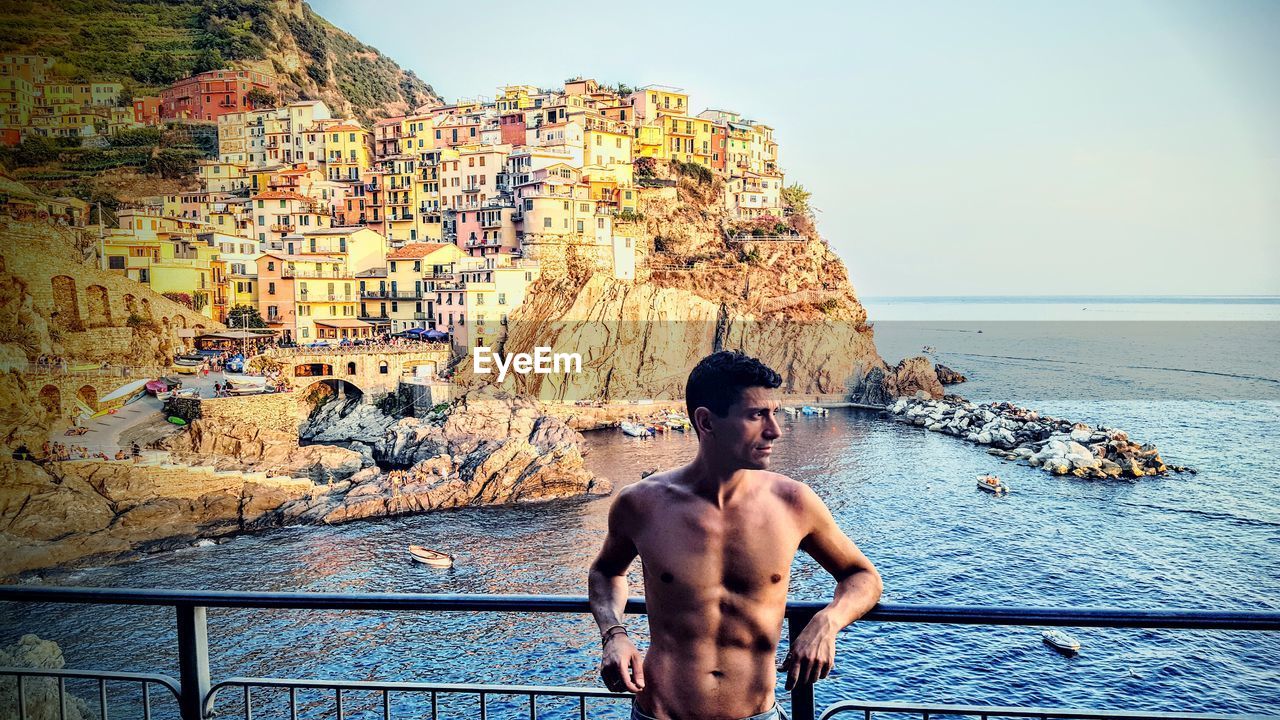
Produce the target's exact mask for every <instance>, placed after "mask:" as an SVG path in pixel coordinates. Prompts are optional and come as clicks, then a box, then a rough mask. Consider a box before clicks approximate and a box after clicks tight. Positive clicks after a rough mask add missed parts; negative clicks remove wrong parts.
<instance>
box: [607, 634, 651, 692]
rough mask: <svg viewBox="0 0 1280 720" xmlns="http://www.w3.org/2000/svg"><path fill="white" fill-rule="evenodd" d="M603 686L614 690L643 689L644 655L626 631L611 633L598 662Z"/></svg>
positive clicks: (635, 690) (638, 690)
mask: <svg viewBox="0 0 1280 720" xmlns="http://www.w3.org/2000/svg"><path fill="white" fill-rule="evenodd" d="M600 677H601V678H603V679H604V686H605V687H607V688H609V689H610V690H612V691H614V692H622V691H624V690H625V691H627V692H632V693H638V692H640V691H641V690H643V689H644V657H643V656H642V655H641V654H640V651H639V650H637V649H636V646H635V645H634V644H632V642H631V638H629V637H627V635H626V633H618V634H616V635H611V636H610V637H609V640H608V641H607V642H606V643H605V645H604V659H603V660H602V661H601V663H600Z"/></svg>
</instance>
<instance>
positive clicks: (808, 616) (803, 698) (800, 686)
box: [787, 612, 927, 720]
mask: <svg viewBox="0 0 1280 720" xmlns="http://www.w3.org/2000/svg"><path fill="white" fill-rule="evenodd" d="M813 615H814V614H813V613H809V612H806V613H797V614H796V615H793V616H792V617H791V618H789V619H788V620H787V636H788V637H787V643H788V646H789V647H795V646H796V638H798V637H800V633H801V631H803V630H804V628H805V626H806V625H808V624H809V621H810V620H812V619H813ZM791 717H792V719H793V720H813V719H814V717H815V715H814V708H813V685H812V684H811V683H796V686H795V687H793V688H792V689H791ZM926 720H927V718H926Z"/></svg>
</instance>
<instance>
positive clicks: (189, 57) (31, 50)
mask: <svg viewBox="0 0 1280 720" xmlns="http://www.w3.org/2000/svg"><path fill="white" fill-rule="evenodd" d="M282 5H283V3H281V2H278V0H208V1H201V0H59V1H58V2H36V1H35V0H13V1H11V2H5V3H3V4H0V26H3V27H4V28H5V32H4V34H3V36H2V37H0V51H3V52H20V53H22V54H34V55H46V56H49V57H53V58H55V59H56V60H57V61H58V65H57V67H56V68H55V69H56V70H57V71H58V72H60V73H62V74H64V75H66V76H67V77H69V78H71V79H73V80H75V81H84V80H90V79H93V80H100V81H108V82H110V81H114V82H120V83H122V84H124V86H125V95H126V96H127V97H130V98H132V97H134V96H139V95H154V94H157V93H158V92H159V90H160V89H161V88H163V87H164V86H166V85H169V84H171V83H173V82H174V81H176V80H178V79H181V78H184V77H187V76H190V75H192V74H194V73H197V72H203V71H206V70H215V69H218V68H222V67H247V63H263V62H267V63H269V64H270V65H271V66H272V67H273V68H274V72H275V73H277V74H278V75H279V76H280V77H279V80H280V91H281V98H280V99H283V100H293V99H297V98H302V97H320V98H321V99H326V100H329V101H330V104H331V105H334V102H333V101H334V100H338V101H339V102H338V104H339V105H340V104H341V102H340V100H342V99H344V100H346V101H347V102H349V103H350V104H351V108H350V111H351V112H353V113H354V114H355V115H356V116H357V117H359V118H360V119H361V120H363V121H366V122H368V121H369V120H371V119H374V118H376V117H380V116H381V112H380V107H381V106H382V105H384V104H387V103H393V102H403V103H405V104H406V105H408V106H409V107H415V106H417V105H421V104H422V103H424V102H426V101H427V100H428V99H430V98H431V97H433V96H434V92H433V91H432V89H431V87H430V86H429V85H427V84H426V83H424V82H422V80H420V79H419V78H418V77H416V76H415V75H414V74H413V73H411V72H405V71H404V70H402V69H401V68H400V67H399V66H398V65H396V64H395V63H394V62H392V61H391V60H390V59H388V58H386V57H384V56H382V55H381V54H380V53H379V52H378V51H377V49H375V48H372V47H370V46H368V45H365V44H363V43H361V42H359V41H357V40H356V39H355V38H353V37H352V36H350V35H349V34H347V33H345V32H343V31H341V30H339V29H338V28H336V27H334V26H333V25H331V24H329V23H328V22H327V21H325V20H324V19H323V18H321V17H320V16H319V15H316V14H315V13H314V12H312V11H311V9H310V8H309V7H307V6H306V5H305V4H304V5H303V6H302V12H301V13H300V14H299V15H294V14H292V13H285V12H283V11H282V8H281V6H282ZM289 38H292V41H293V43H292V44H296V45H297V47H298V49H299V51H300V52H301V53H302V55H303V60H304V66H305V70H304V72H302V73H295V74H286V73H284V72H283V66H282V65H281V64H280V63H279V61H278V60H277V59H276V58H277V57H279V53H280V52H281V51H282V48H287V47H290V45H291V43H289V42H287V40H288V39H289ZM261 99H264V98H258V99H255V100H254V102H255V104H258V100H261ZM271 100H272V101H274V100H275V98H271ZM262 104H263V105H266V104H270V103H269V102H264V103H262ZM335 110H337V111H339V112H346V111H347V108H342V107H335Z"/></svg>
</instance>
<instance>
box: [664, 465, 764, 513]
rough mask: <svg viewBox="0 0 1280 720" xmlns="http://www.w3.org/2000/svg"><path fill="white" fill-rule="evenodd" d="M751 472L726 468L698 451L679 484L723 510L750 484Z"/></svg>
mask: <svg viewBox="0 0 1280 720" xmlns="http://www.w3.org/2000/svg"><path fill="white" fill-rule="evenodd" d="M751 479H752V471H751V470H748V469H745V468H734V467H731V466H726V465H725V464H724V463H722V462H720V461H719V460H715V459H713V458H710V457H707V455H706V454H704V453H703V452H702V451H699V452H698V454H697V456H696V457H694V458H693V461H692V462H690V463H689V464H688V465H686V466H685V467H684V472H683V473H681V477H680V484H681V485H683V486H685V487H686V488H688V489H689V491H690V492H692V493H693V494H695V495H697V496H698V497H700V498H702V499H704V500H706V501H707V502H709V503H711V504H712V505H715V506H716V507H717V508H719V509H721V510H723V509H724V507H725V506H726V505H728V504H729V503H730V502H732V501H733V499H734V497H735V496H737V495H739V494H740V493H742V492H743V491H745V490H746V489H747V487H748V486H750V484H751Z"/></svg>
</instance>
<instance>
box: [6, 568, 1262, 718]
mask: <svg viewBox="0 0 1280 720" xmlns="http://www.w3.org/2000/svg"><path fill="white" fill-rule="evenodd" d="M0 602H38V603H83V604H95V605H137V606H167V607H173V608H175V610H176V611H177V624H178V651H179V652H178V657H179V664H180V667H181V681H180V683H179V684H178V686H177V694H178V698H179V705H180V707H181V711H182V716H183V717H184V718H186V719H187V720H198V719H200V718H203V717H206V716H207V715H206V713H207V712H208V711H209V710H211V709H212V703H213V701H214V696H215V694H216V693H217V692H218V691H219V690H221V689H223V688H227V687H232V686H234V687H239V688H241V689H242V690H243V696H244V702H245V706H244V708H245V716H246V717H250V716H251V714H252V711H251V697H250V690H251V688H253V687H274V688H278V689H288V690H289V692H290V702H291V703H292V702H294V700H295V697H294V693H295V692H296V690H297V689H299V688H308V689H315V688H321V689H329V690H333V691H334V692H335V698H334V699H335V703H336V705H337V708H338V716H339V718H342V717H343V704H342V703H343V700H342V692H343V691H344V690H366V691H375V692H381V693H382V697H383V708H384V717H387V718H389V717H390V709H389V708H390V705H389V695H388V693H391V692H418V693H431V694H432V712H433V714H434V712H435V700H436V696H437V695H438V694H439V693H451V694H457V693H471V694H476V695H478V696H479V698H480V716H481V717H483V716H484V715H485V710H484V708H485V698H486V697H488V696H490V695H524V696H527V697H528V698H529V704H530V717H536V715H537V703H536V700H535V699H534V698H535V697H536V696H542V695H555V696H561V697H578V698H579V699H580V703H581V705H580V708H581V717H582V718H585V717H586V699H587V698H588V697H599V698H610V697H625V696H619V695H615V694H613V693H608V692H605V691H600V690H596V689H592V688H572V687H557V688H549V687H543V686H497V685H448V684H433V683H394V682H376V681H359V682H356V681H343V680H332V681H331V680H297V679H288V678H281V679H272V678H231V679H228V680H224V681H221V682H219V683H218V684H216V685H213V684H212V683H211V681H210V677H209V659H208V658H209V649H208V640H207V630H206V612H207V609H208V608H211V607H213V608H257V609H302V610H383V611H386V610H391V611H424V610H425V611H437V612H520V613H574V614H585V613H589V612H590V605H589V603H588V600H587V598H585V597H581V596H561V595H471V594H422V593H378V594H364V593H308V592H242V591H229V590H169V589H135V588H88V587H56V586H53V587H51V586H0ZM826 604H827V603H826V602H825V601H793V602H789V603H787V607H786V616H787V618H788V635H789V637H790V639H791V641H793V642H794V640H795V638H796V637H797V636H798V634H799V633H800V631H801V630H803V628H804V627H805V625H807V624H808V622H809V621H810V620H811V619H812V618H813V617H814V615H816V614H817V613H818V612H819V611H820V610H821V609H822V608H824V607H825V606H826ZM646 609H647V606H646V604H645V601H644V599H643V598H631V599H629V600H628V601H627V603H626V612H628V613H632V614H644V613H646ZM862 622H909V623H941V624H966V625H1034V626H1068V627H1105V628H1146V629H1197V630H1235V631H1268V632H1275V631H1277V630H1280V612H1276V611H1250V610H1192V609H1168V610H1146V609H1124V608H1066V609H1062V608H1036V607H1008V608H989V607H976V606H940V605H905V604H898V603H882V604H879V605H877V606H876V607H875V608H873V609H872V610H871V611H870V612H869V613H867V615H866V616H864V618H863V620H862ZM0 672H2V673H4V674H9V675H12V674H21V673H22V672H23V670H21V669H16V668H7V669H0ZM77 677H92V678H102V677H104V675H103V673H89V672H84V673H82V674H81V675H78V676H77ZM171 689H172V688H171ZM937 707H944V706H937ZM945 707H960V706H945ZM966 707H967V706H966ZM895 708H896V709H895ZM970 709H972V710H973V712H970V713H958V714H971V715H978V716H981V717H983V718H984V720H985V719H986V718H987V717H996V716H1002V715H1007V716H1011V717H1041V718H1050V717H1054V718H1066V719H1072V718H1084V717H1097V718H1122V719H1125V720H1128V719H1130V718H1136V717H1161V718H1165V719H1166V720H1168V719H1171V718H1177V719H1178V720H1209V718H1222V717H1227V716H1198V715H1190V714H1164V715H1161V714H1151V713H1137V714H1125V713H1112V712H1109V711H1075V710H1051V711H1048V710H1038V709H1036V710H1029V709H1026V708H995V707H980V706H972V708H970ZM1001 710H1010V711H1011V712H1007V713H1002V712H999V711H1001ZM791 711H792V712H791V717H793V718H795V720H813V718H815V717H817V715H816V714H815V712H814V698H813V686H812V685H799V686H797V687H796V688H795V689H794V690H793V691H792V693H791ZM876 711H882V712H918V713H920V714H921V715H922V716H923V720H928V716H929V714H942V713H945V712H946V711H940V710H932V709H929V707H928V706H917V705H892V704H881V705H868V704H865V703H863V704H857V703H853V704H850V703H837V704H836V705H833V706H832V707H831V708H828V710H827V711H826V713H824V714H823V715H822V717H823V718H824V720H825V718H828V717H831V716H832V715H833V714H837V713H848V712H863V713H864V716H865V717H866V718H867V719H868V720H869V719H870V714H871V713H872V712H876ZM1230 717H1231V720H1242V718H1244V717H1245V716H1230Z"/></svg>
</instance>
